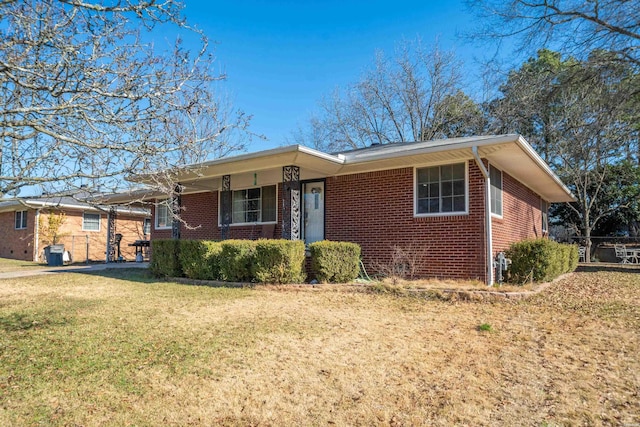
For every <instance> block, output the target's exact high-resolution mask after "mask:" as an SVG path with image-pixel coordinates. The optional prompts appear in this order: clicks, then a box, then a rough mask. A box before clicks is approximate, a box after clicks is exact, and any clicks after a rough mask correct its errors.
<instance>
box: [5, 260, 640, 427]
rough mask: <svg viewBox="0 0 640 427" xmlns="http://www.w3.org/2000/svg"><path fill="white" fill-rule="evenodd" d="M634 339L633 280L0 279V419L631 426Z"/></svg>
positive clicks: (639, 378) (592, 275)
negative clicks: (507, 286)
mask: <svg viewBox="0 0 640 427" xmlns="http://www.w3.org/2000/svg"><path fill="white" fill-rule="evenodd" d="M137 274H141V273H137ZM21 290H23V291H24V292H21ZM639 330H640V275H638V274H636V273H633V272H587V273H575V274H573V275H571V276H570V277H567V278H565V279H564V280H561V281H559V282H557V283H554V284H552V285H551V286H550V287H549V288H548V289H547V290H545V291H544V292H541V293H539V294H537V295H535V296H534V297H532V298H529V299H527V300H523V301H510V302H496V301H492V302H486V301H480V302H478V301H442V300H437V299H425V298H416V297H412V296H406V295H397V294H394V293H373V292H361V291H358V290H357V289H355V288H354V289H349V288H346V287H317V288H312V287H303V286H300V287H268V286H267V287H262V286H260V287H256V288H253V289H227V288H211V287H204V286H190V285H180V284H174V283H166V282H153V281H149V282H147V283H145V282H144V281H142V280H140V278H137V280H131V281H129V280H126V277H119V278H117V279H114V278H110V277H104V276H90V275H79V274H61V275H56V276H46V277H38V278H29V279H28V282H24V281H19V280H6V281H2V282H1V283H0V369H1V371H0V402H1V403H0V425H36V424H45V425H73V424H79V425H87V426H91V425H243V426H244V425H327V424H335V425H454V424H457V425H530V426H540V425H624V424H634V423H640V396H639V393H640V361H639V359H638V357H637V355H638V354H639V350H640V336H639V335H640V334H639V332H638V331H639Z"/></svg>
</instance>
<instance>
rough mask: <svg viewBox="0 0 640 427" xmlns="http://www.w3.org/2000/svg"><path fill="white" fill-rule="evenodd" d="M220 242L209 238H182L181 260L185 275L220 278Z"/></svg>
mask: <svg viewBox="0 0 640 427" xmlns="http://www.w3.org/2000/svg"><path fill="white" fill-rule="evenodd" d="M221 251H222V245H221V244H220V242H214V241H209V240H181V241H180V254H179V260H180V265H181V266H182V271H183V273H184V275H185V276H186V277H188V278H190V279H199V280H217V279H219V278H220V262H219V256H220V252H221Z"/></svg>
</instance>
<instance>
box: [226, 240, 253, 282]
mask: <svg viewBox="0 0 640 427" xmlns="http://www.w3.org/2000/svg"><path fill="white" fill-rule="evenodd" d="M220 244H221V247H222V250H221V251H220V255H219V261H220V277H221V278H222V280H226V281H228V282H250V281H251V280H252V279H253V274H252V271H251V266H252V264H253V256H254V253H255V249H256V241H254V240H224V241H222V242H220Z"/></svg>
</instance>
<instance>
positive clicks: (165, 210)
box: [156, 203, 171, 228]
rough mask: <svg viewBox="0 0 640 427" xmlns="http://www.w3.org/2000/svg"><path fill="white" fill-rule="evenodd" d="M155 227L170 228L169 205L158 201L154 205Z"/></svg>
mask: <svg viewBox="0 0 640 427" xmlns="http://www.w3.org/2000/svg"><path fill="white" fill-rule="evenodd" d="M156 228H171V215H170V214H169V206H167V205H166V204H164V203H158V205H157V206H156Z"/></svg>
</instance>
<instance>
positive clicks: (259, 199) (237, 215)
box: [231, 185, 277, 224]
mask: <svg viewBox="0 0 640 427" xmlns="http://www.w3.org/2000/svg"><path fill="white" fill-rule="evenodd" d="M231 197H232V198H231V223H232V224H242V223H248V222H275V221H277V218H276V205H277V202H276V186H275V185H269V186H266V187H258V188H249V189H246V190H235V191H233V193H232V196H231Z"/></svg>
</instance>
